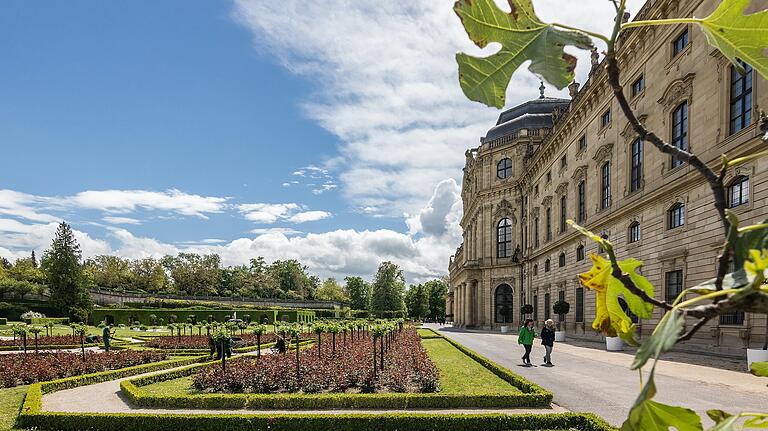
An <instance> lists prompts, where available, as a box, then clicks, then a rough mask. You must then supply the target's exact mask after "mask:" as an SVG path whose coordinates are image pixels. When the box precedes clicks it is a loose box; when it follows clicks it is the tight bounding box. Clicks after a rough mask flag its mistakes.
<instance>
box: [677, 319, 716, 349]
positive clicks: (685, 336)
mask: <svg viewBox="0 0 768 431" xmlns="http://www.w3.org/2000/svg"><path fill="white" fill-rule="evenodd" d="M709 319H710V317H702V318H701V319H699V321H698V322H696V324H694V325H693V326H692V327H691V329H689V330H688V332H686V333H685V334H683V335H681V336H679V337H677V341H676V343H680V342H682V341H688V340H690V339H691V337H693V334H695V333H696V332H698V331H699V329H701V328H702V327H703V326H704V325H706V324H707V322H709Z"/></svg>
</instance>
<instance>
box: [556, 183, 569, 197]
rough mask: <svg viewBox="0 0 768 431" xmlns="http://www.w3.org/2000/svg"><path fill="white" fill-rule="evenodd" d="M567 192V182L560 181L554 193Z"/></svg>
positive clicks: (562, 193)
mask: <svg viewBox="0 0 768 431" xmlns="http://www.w3.org/2000/svg"><path fill="white" fill-rule="evenodd" d="M566 193H568V183H560V184H558V185H557V188H556V189H555V194H557V195H564V194H566Z"/></svg>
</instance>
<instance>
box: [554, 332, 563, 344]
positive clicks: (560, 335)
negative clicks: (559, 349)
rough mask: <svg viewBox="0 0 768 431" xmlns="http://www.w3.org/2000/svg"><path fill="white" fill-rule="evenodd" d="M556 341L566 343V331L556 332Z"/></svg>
mask: <svg viewBox="0 0 768 431" xmlns="http://www.w3.org/2000/svg"><path fill="white" fill-rule="evenodd" d="M555 341H559V342H563V341H565V331H555Z"/></svg>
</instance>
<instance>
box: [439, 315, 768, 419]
mask: <svg viewBox="0 0 768 431" xmlns="http://www.w3.org/2000/svg"><path fill="white" fill-rule="evenodd" d="M425 326H427V327H431V328H433V329H435V330H437V331H439V332H440V333H441V334H443V335H445V336H447V337H450V338H452V339H454V340H456V341H458V342H459V343H461V344H463V345H465V346H467V347H468V348H470V349H472V350H474V351H476V352H478V353H480V354H482V355H484V356H486V357H488V358H490V359H492V360H493V361H495V362H497V363H499V364H501V365H503V366H505V367H507V368H509V369H510V370H512V371H514V372H516V373H518V374H520V375H522V376H524V377H526V378H528V379H530V380H531V381H533V382H536V383H538V384H539V385H541V386H542V387H544V388H546V389H548V390H550V391H552V393H554V402H555V403H556V404H558V405H560V406H563V407H565V408H566V409H568V410H571V411H577V412H593V413H596V414H598V415H600V416H602V417H603V418H605V419H606V420H607V421H608V422H610V423H611V424H613V425H616V426H619V425H621V423H622V422H623V421H624V419H626V417H627V414H628V412H629V409H630V407H631V406H632V404H633V403H634V401H635V398H636V397H637V394H638V392H639V389H640V383H639V380H638V372H637V371H631V370H630V369H629V365H630V363H631V362H632V355H628V354H625V353H620V352H607V351H600V350H597V349H591V348H586V347H578V346H573V345H569V344H568V343H557V344H555V349H554V353H553V355H552V362H554V364H555V366H554V367H552V368H549V367H541V366H534V367H530V368H528V367H523V366H522V365H521V364H522V361H521V360H520V357H521V356H522V354H523V348H522V347H521V346H519V345H518V344H517V337H516V336H509V335H507V334H498V333H484V332H474V331H472V332H469V331H463V330H460V329H453V328H450V327H438V326H437V325H425ZM543 356H544V348H543V347H542V346H541V345H540V344H539V340H536V344H535V345H534V348H533V353H532V354H531V359H532V361H533V363H534V364H541V363H542V362H543V361H542V359H543ZM766 385H768V379H764V378H763V379H761V378H758V377H754V376H752V375H750V374H747V373H745V372H736V371H728V370H721V369H715V368H711V367H705V366H700V365H690V364H684V363H680V362H670V361H660V362H659V365H658V366H657V367H656V386H657V389H658V394H657V395H656V397H655V399H656V400H657V401H659V402H663V403H668V404H674V405H682V406H685V407H689V408H692V409H694V410H696V411H697V412H698V413H699V414H701V415H702V416H704V417H705V426H706V425H707V424H711V421H710V420H709V419H708V418H706V414H705V412H706V410H708V409H715V408H717V409H722V410H725V411H727V412H737V411H756V412H765V411H768V388H766Z"/></svg>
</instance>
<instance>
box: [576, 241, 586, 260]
mask: <svg viewBox="0 0 768 431" xmlns="http://www.w3.org/2000/svg"><path fill="white" fill-rule="evenodd" d="M585 258H586V256H585V253H584V244H579V246H578V247H576V261H577V262H581V261H582V260H584V259H585Z"/></svg>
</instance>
